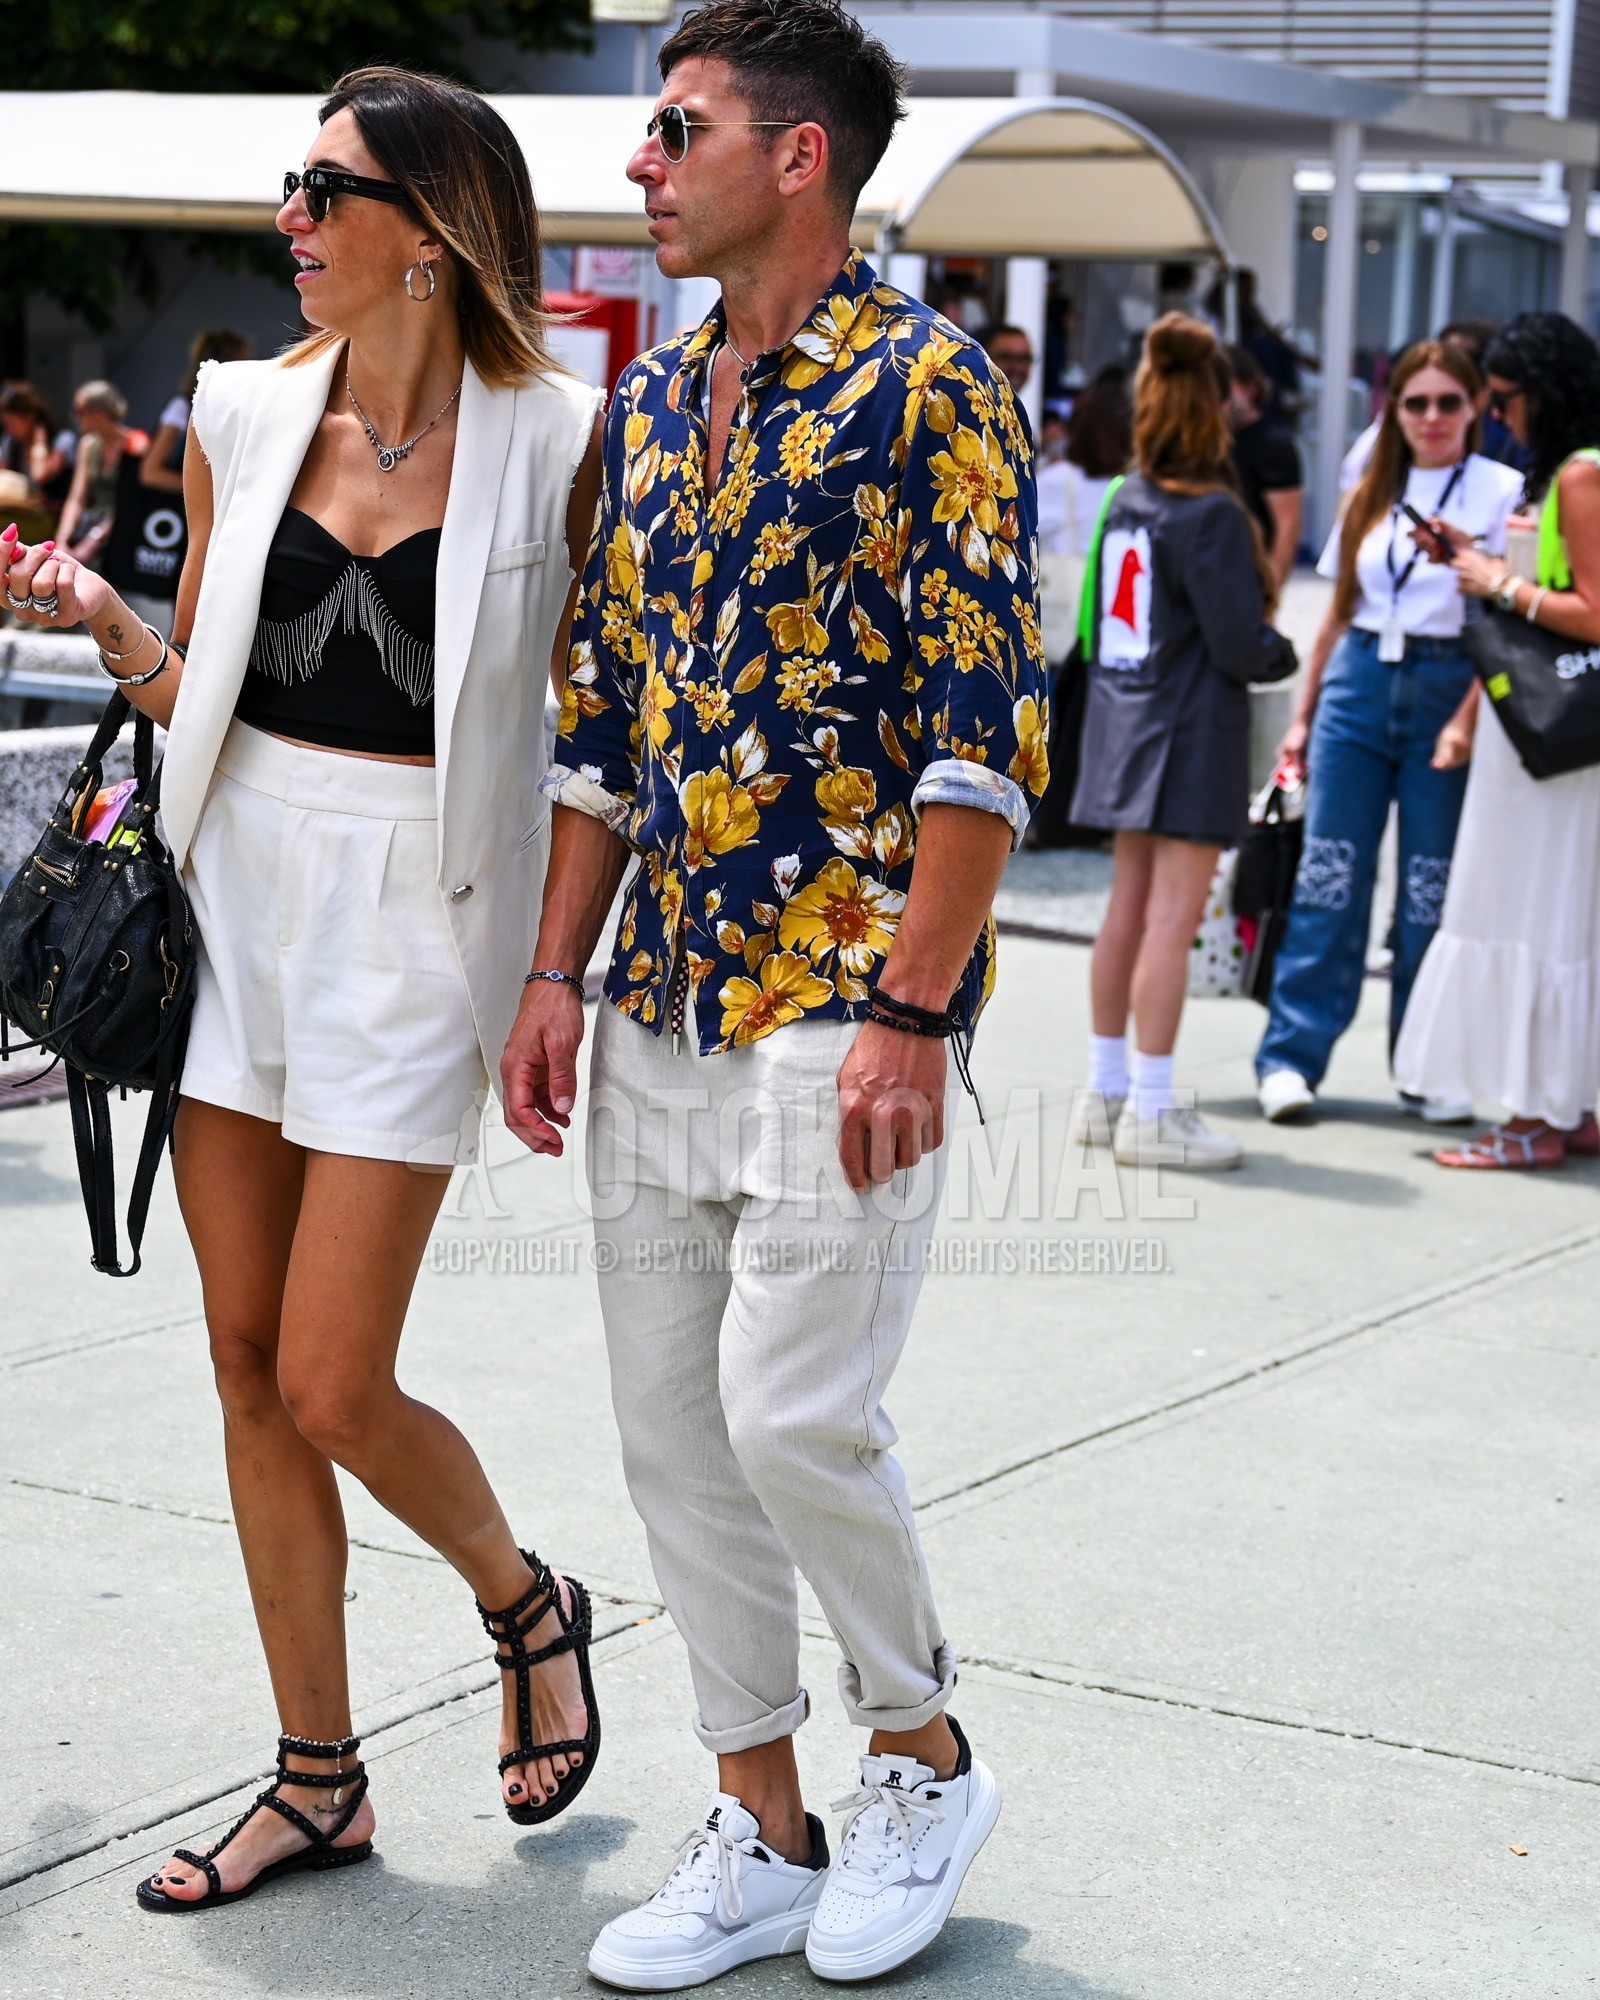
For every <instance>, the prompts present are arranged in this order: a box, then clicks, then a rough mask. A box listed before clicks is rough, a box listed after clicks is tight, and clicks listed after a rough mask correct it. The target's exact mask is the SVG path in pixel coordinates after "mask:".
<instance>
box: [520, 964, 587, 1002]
mask: <svg viewBox="0 0 1600 2000" xmlns="http://www.w3.org/2000/svg"><path fill="white" fill-rule="evenodd" d="M536 979H549V980H553V981H556V982H558V983H559V984H560V985H562V986H570V987H571V988H572V990H573V991H574V992H575V993H576V994H577V996H578V998H579V999H580V1000H581V999H582V998H583V981H582V980H581V979H579V978H577V977H576V976H575V975H574V974H573V973H570V972H545V971H541V970H539V969H538V968H535V969H534V970H533V971H532V972H530V973H529V974H528V976H527V978H526V979H525V980H523V982H522V983H523V985H524V986H531V985H532V984H533V982H534V981H535V980H536Z"/></svg>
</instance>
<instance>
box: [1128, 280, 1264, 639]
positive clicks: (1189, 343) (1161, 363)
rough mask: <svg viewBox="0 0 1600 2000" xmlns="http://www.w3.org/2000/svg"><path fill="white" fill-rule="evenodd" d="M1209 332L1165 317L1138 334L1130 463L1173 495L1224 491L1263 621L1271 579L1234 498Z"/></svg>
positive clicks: (1255, 531) (1217, 351)
mask: <svg viewBox="0 0 1600 2000" xmlns="http://www.w3.org/2000/svg"><path fill="white" fill-rule="evenodd" d="M1221 355H1222V350H1221V348H1220V347H1219V346H1218V344H1217V337H1216V335H1215V334H1214V333H1213V332H1212V331H1211V329H1210V327H1208V326H1207V325H1205V323H1204V322H1203V321H1201V320H1197V319H1190V318H1189V317H1188V316H1187V314H1185V313H1175V312H1173V313H1164V314H1163V315H1162V317H1161V318H1160V319H1158V320H1157V321H1156V323H1155V325H1154V326H1153V327H1151V329H1150V331H1149V332H1148V333H1147V334H1146V335H1145V342H1144V355H1143V358H1142V359H1141V361H1140V363H1139V372H1138V374H1137V375H1136V376H1135V377H1134V384H1133V462H1134V465H1135V466H1136V467H1137V468H1138V470H1139V471H1140V472H1142V473H1143V474H1144V475H1145V477H1146V478H1147V479H1153V480H1154V481H1155V482H1156V484H1157V485H1158V486H1164V487H1166V488H1167V489H1168V491H1169V492H1173V493H1229V494H1231V495H1232V496H1233V498H1234V499H1235V500H1236V501H1238V504H1239V509H1240V511H1241V512H1242V513H1243V515H1244V517H1245V520H1246V521H1247V522H1248V524H1249V528H1250V543H1251V547H1252V548H1253V549H1254V551H1255V559H1256V575H1257V576H1258V577H1259V578H1260V581H1261V595H1262V599H1263V602H1264V603H1265V606H1266V611H1267V615H1268V617H1270V616H1271V615H1272V613H1273V612H1274V611H1275V610H1276V609H1277V606H1278V579H1277V577H1276V575H1275V574H1274V571H1273V568H1272V564H1271V563H1270V562H1269V561H1268V559H1267V550H1266V544H1265V543H1264V542H1263V541H1262V539H1261V530H1260V528H1259V526H1258V525H1257V523H1256V520H1255V517H1254V516H1253V515H1252V514H1251V512H1250V510H1249V508H1248V507H1246V506H1245V504H1244V501H1243V499H1242V498H1241V496H1240V493H1239V481H1238V478H1237V476H1236V474H1235V472H1234V469H1233V433H1232V431H1230V430H1229V428H1228V417H1227V412H1226V410H1225V408H1224V406H1223V390H1222V382H1223V379H1224V377H1225V375H1226V369H1225V368H1224V366H1223V365H1222V360H1221Z"/></svg>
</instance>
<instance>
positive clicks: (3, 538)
mask: <svg viewBox="0 0 1600 2000" xmlns="http://www.w3.org/2000/svg"><path fill="white" fill-rule="evenodd" d="M16 539H17V524H16V522H15V521H13V522H12V523H11V526H10V527H9V528H7V529H6V531H5V533H4V534H3V535H0V542H14V541H15V540H16Z"/></svg>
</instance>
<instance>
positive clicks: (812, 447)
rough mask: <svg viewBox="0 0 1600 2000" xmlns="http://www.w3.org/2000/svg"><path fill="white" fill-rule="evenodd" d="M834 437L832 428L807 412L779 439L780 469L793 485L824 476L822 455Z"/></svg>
mask: <svg viewBox="0 0 1600 2000" xmlns="http://www.w3.org/2000/svg"><path fill="white" fill-rule="evenodd" d="M832 438H833V425H832V424H830V423H825V422H824V421H823V420H822V419H821V418H820V417H819V416H818V415H817V414H816V412H815V411H814V410H807V411H805V412H804V414H803V415H801V416H798V417H796V418H795V420H794V422H793V423H792V424H791V425H790V426H789V428H788V429H787V430H786V431H785V432H784V434H783V436H782V437H781V438H780V439H779V440H778V468H779V470H780V471H781V472H782V474H783V476H784V478H785V479H787V480H788V482H789V484H790V485H791V486H799V485H801V484H803V483H804V481H806V480H807V479H820V478H821V476H822V455H823V453H824V452H825V451H826V450H827V449H828V446H829V444H830V442H831V441H832Z"/></svg>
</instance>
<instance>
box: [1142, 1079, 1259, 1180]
mask: <svg viewBox="0 0 1600 2000" xmlns="http://www.w3.org/2000/svg"><path fill="white" fill-rule="evenodd" d="M1111 1157H1112V1159H1114V1160H1115V1161H1116V1163H1117V1165H1118V1166H1119V1167H1177V1168H1179V1169H1181V1170H1182V1171H1183V1172H1185V1173H1191V1174H1204V1173H1217V1172H1220V1171H1221V1170H1222V1169H1223V1168H1225V1167H1236V1166H1238V1164H1239V1162H1240V1161H1241V1160H1242V1159H1243V1158H1244V1148H1243V1146H1241V1145H1240V1144H1239V1142H1238V1140H1237V1139H1236V1138H1234V1136H1233V1134H1232V1133H1231V1132H1218V1131H1217V1130H1216V1129H1215V1128H1214V1127H1213V1126H1210V1125H1208V1124H1207V1123H1206V1121H1205V1120H1204V1119H1203V1118H1202V1117H1201V1116H1200V1114H1199V1112H1198V1111H1196V1110H1195V1109H1194V1107H1193V1105H1189V1104H1174V1105H1173V1106H1172V1107H1171V1108H1170V1109H1169V1110H1166V1111H1163V1112H1162V1114H1161V1116H1160V1117H1159V1118H1141V1117H1140V1116H1139V1115H1138V1113H1137V1112H1136V1111H1135V1110H1134V1108H1133V1099H1132V1098H1131V1097H1130V1098H1129V1100H1128V1102H1127V1104H1126V1105H1125V1106H1124V1108H1123V1113H1122V1116H1121V1117H1120V1118H1119V1119H1118V1120H1117V1129H1116V1131H1115V1132H1114V1133H1113V1134H1112V1137H1111Z"/></svg>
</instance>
